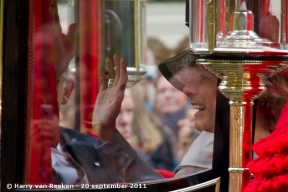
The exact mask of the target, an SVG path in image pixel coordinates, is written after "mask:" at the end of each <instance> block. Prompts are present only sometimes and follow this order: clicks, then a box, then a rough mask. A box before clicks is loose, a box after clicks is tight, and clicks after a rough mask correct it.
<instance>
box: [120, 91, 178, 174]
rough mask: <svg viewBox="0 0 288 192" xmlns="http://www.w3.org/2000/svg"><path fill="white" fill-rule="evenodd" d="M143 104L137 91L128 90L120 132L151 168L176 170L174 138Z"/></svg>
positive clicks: (123, 103) (121, 112)
mask: <svg viewBox="0 0 288 192" xmlns="http://www.w3.org/2000/svg"><path fill="white" fill-rule="evenodd" d="M143 101H144V98H143V97H142V96H141V95H139V92H138V90H137V89H135V88H130V89H126V90H125V92H124V99H123V102H122V104H121V110H120V113H119V115H118V117H117V119H116V128H117V129H118V131H119V132H120V134H121V135H122V136H123V137H124V138H125V139H126V140H127V141H128V143H130V145H131V146H132V147H133V148H134V149H135V150H136V152H137V154H138V155H139V157H140V158H141V159H142V160H143V161H144V162H146V163H147V164H148V165H150V166H151V167H153V168H154V169H164V170H173V168H174V167H173V165H174V164H173V163H174V162H173V159H174V153H173V149H172V140H171V137H170V135H171V134H170V133H169V130H167V128H166V127H165V126H163V125H162V124H161V123H160V121H159V120H157V118H155V116H151V115H150V114H149V113H148V112H147V111H146V109H145V106H144V102H143Z"/></svg>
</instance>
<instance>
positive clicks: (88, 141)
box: [60, 127, 122, 184]
mask: <svg viewBox="0 0 288 192" xmlns="http://www.w3.org/2000/svg"><path fill="white" fill-rule="evenodd" d="M60 142H61V144H62V145H63V146H64V147H65V149H66V151H67V152H68V153H69V155H70V157H71V158H72V159H73V160H74V161H75V162H76V163H77V164H78V165H80V166H81V167H82V169H83V170H84V171H85V173H86V175H87V178H88V181H89V183H90V184H94V183H114V182H122V181H121V179H120V178H119V177H118V175H117V173H116V172H115V171H114V170H113V169H112V168H111V166H110V165H109V164H108V163H107V162H106V160H105V159H104V158H103V157H102V156H101V154H100V153H99V152H98V151H97V150H96V149H95V143H96V142H98V140H97V139H96V138H94V137H92V136H90V135H87V134H83V133H81V132H79V131H76V130H73V129H67V128H63V127H61V128H60Z"/></svg>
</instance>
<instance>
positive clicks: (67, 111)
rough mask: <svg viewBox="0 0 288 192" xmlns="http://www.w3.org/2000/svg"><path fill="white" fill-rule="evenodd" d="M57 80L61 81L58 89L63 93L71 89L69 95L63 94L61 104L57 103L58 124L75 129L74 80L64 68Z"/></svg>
mask: <svg viewBox="0 0 288 192" xmlns="http://www.w3.org/2000/svg"><path fill="white" fill-rule="evenodd" d="M59 81H63V82H62V85H61V86H62V87H61V89H60V90H58V91H59V92H64V93H65V92H68V91H67V90H72V91H71V93H69V95H64V96H63V101H61V105H59V121H60V122H59V125H60V126H62V127H66V128H71V129H75V128H76V127H75V111H76V109H75V89H74V87H75V81H74V77H73V75H72V73H71V71H69V70H66V71H65V72H64V73H63V74H62V78H60V79H59V80H58V82H59ZM58 89H59V87H58Z"/></svg>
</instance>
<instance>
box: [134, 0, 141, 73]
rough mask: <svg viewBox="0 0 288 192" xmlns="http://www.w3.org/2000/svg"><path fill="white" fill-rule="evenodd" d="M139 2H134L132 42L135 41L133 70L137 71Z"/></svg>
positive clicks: (138, 56) (139, 40)
mask: <svg viewBox="0 0 288 192" xmlns="http://www.w3.org/2000/svg"><path fill="white" fill-rule="evenodd" d="M139 1H140V0H135V1H134V41H135V44H134V46H135V52H134V54H135V68H136V69H137V70H139V67H140V62H141V61H140V54H141V48H140V46H141V36H140V31H141V26H140V2H139Z"/></svg>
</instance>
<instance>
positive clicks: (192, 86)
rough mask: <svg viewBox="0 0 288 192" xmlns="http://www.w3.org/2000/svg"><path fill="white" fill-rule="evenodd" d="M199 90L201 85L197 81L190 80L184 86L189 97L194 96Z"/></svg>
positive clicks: (184, 91)
mask: <svg viewBox="0 0 288 192" xmlns="http://www.w3.org/2000/svg"><path fill="white" fill-rule="evenodd" d="M198 92H199V86H198V85H196V83H195V82H189V83H187V84H186V85H185V87H184V88H183V93H184V94H185V95H187V96H188V97H193V96H195V95H197V94H198Z"/></svg>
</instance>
